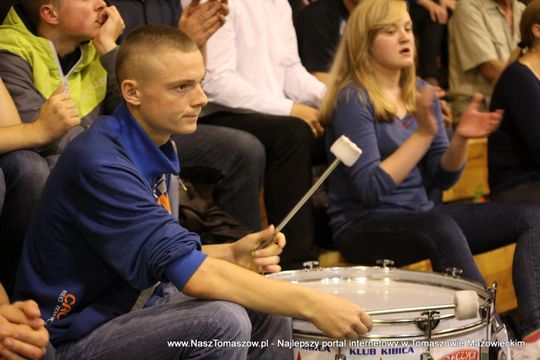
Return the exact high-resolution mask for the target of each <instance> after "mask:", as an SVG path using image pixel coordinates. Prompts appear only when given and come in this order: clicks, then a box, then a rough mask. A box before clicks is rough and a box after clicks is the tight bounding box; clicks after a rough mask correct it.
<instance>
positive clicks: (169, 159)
mask: <svg viewBox="0 0 540 360" xmlns="http://www.w3.org/2000/svg"><path fill="white" fill-rule="evenodd" d="M106 122H107V125H108V126H109V127H110V128H111V129H112V130H113V131H114V132H115V133H116V135H118V139H119V140H120V142H121V143H122V145H123V146H124V148H125V150H126V151H127V153H128V155H129V157H130V159H131V160H132V161H133V163H134V164H135V167H136V168H137V169H138V170H139V171H140V172H141V174H142V175H143V176H144V178H145V179H147V180H148V183H149V184H150V185H152V184H153V183H154V181H155V179H156V178H157V177H158V176H160V175H161V174H178V173H179V172H180V163H179V161H178V155H177V154H176V150H175V148H174V146H173V144H172V141H171V140H169V141H167V143H165V144H164V145H162V146H160V147H158V146H157V145H156V144H155V143H154V142H153V141H152V140H151V139H150V137H149V136H148V134H147V133H146V132H145V131H144V129H143V128H142V127H141V126H140V125H139V123H138V122H137V120H135V118H134V117H133V116H132V115H131V114H130V113H129V110H128V109H127V106H126V104H125V103H124V102H123V101H122V103H121V104H120V105H118V107H117V108H116V110H115V111H114V113H113V117H108V118H107V119H106Z"/></svg>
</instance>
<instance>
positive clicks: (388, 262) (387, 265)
mask: <svg viewBox="0 0 540 360" xmlns="http://www.w3.org/2000/svg"><path fill="white" fill-rule="evenodd" d="M375 264H377V265H379V266H381V267H382V268H383V269H390V268H391V267H393V266H394V260H390V259H378V260H376V261H375Z"/></svg>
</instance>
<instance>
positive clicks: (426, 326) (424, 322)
mask: <svg viewBox="0 0 540 360" xmlns="http://www.w3.org/2000/svg"><path fill="white" fill-rule="evenodd" d="M422 316H424V317H421V318H418V319H416V326H417V327H418V328H419V329H420V330H421V331H423V332H424V333H425V334H426V339H427V340H429V339H431V331H432V330H434V329H435V328H437V326H438V325H439V322H440V320H441V319H439V312H438V311H431V310H430V311H426V312H423V313H422Z"/></svg>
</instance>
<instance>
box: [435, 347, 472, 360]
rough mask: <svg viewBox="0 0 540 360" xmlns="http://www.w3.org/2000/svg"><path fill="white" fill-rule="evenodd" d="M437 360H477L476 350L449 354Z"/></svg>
mask: <svg viewBox="0 0 540 360" xmlns="http://www.w3.org/2000/svg"><path fill="white" fill-rule="evenodd" d="M439 360H478V350H474V349H465V350H458V351H454V352H451V353H449V354H446V355H444V356H443V357H441V358H439Z"/></svg>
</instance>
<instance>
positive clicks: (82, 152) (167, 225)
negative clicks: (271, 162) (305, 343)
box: [15, 25, 371, 360]
mask: <svg viewBox="0 0 540 360" xmlns="http://www.w3.org/2000/svg"><path fill="white" fill-rule="evenodd" d="M204 76H205V68H204V62H203V57H202V55H201V53H200V51H199V50H198V48H197V45H196V44H195V43H194V42H193V41H192V40H191V39H189V37H187V36H186V35H185V34H183V33H182V32H180V31H179V30H177V29H175V28H172V27H165V26H159V25H151V26H146V27H142V28H139V29H137V30H135V31H134V32H133V33H131V34H130V35H129V36H128V37H127V38H126V40H125V41H124V42H123V44H122V45H121V46H120V49H119V51H118V57H117V78H118V83H119V87H120V90H121V93H122V96H123V102H122V104H121V105H120V106H119V107H118V108H117V109H116V111H115V113H114V114H113V116H109V117H102V118H100V119H98V120H96V121H95V122H94V124H93V125H92V126H91V128H90V129H88V130H87V131H86V132H84V133H83V134H81V135H80V136H78V137H77V138H76V139H75V140H73V141H72V142H71V143H70V144H69V145H68V147H67V148H66V149H65V151H64V152H63V154H62V155H61V157H60V159H59V161H58V163H57V165H56V166H55V168H54V169H53V171H52V172H51V175H50V177H49V180H48V182H47V185H46V186H45V189H44V191H43V195H42V198H41V200H40V202H39V204H38V208H37V211H36V216H35V217H34V218H33V219H32V221H31V224H30V227H29V230H28V232H27V237H26V241H25V246H24V248H23V254H22V257H21V266H20V268H19V273H18V277H17V284H16V287H15V297H16V299H23V298H32V299H35V300H36V301H37V302H38V304H39V305H40V310H41V314H42V316H43V317H44V319H45V320H46V322H47V329H48V330H49V332H50V336H51V342H52V343H53V345H54V346H55V347H56V352H57V357H58V358H60V359H64V358H65V359H85V358H92V359H107V360H111V359H120V358H121V359H170V358H190V359H192V358H200V359H244V358H247V357H249V358H253V359H286V358H291V357H292V352H291V350H290V349H286V348H283V347H279V346H278V342H277V340H278V339H290V338H291V323H290V320H289V319H288V318H285V317H281V316H276V315H270V314H280V315H285V316H294V317H298V318H303V319H308V320H310V321H312V322H313V323H314V324H315V325H316V326H318V327H319V328H320V329H321V330H322V331H324V332H325V333H326V334H328V335H329V336H332V337H339V338H350V339H356V338H358V337H359V336H361V335H362V334H364V333H365V332H366V331H368V330H369V329H370V328H371V320H370V318H369V316H368V315H366V313H365V312H364V311H363V310H362V309H361V308H360V307H359V306H358V305H356V304H353V303H351V302H349V301H348V300H345V299H342V298H339V297H335V296H333V295H330V294H323V293H320V292H317V291H314V290H311V289H307V288H304V287H301V286H297V285H292V284H289V283H286V282H279V281H275V280H271V279H268V278H265V277H263V276H261V275H259V274H257V273H256V272H273V271H279V269H280V267H279V265H277V264H278V262H279V254H280V253H281V251H282V249H283V247H284V245H285V239H284V237H283V235H282V234H278V235H276V236H275V239H274V241H275V242H274V243H272V244H271V245H270V246H268V247H266V248H264V249H259V250H256V249H258V247H259V246H260V244H261V243H262V242H263V241H264V240H265V239H268V238H269V237H271V236H273V232H274V228H273V227H272V226H271V227H269V228H267V229H265V230H263V231H261V232H259V233H254V234H250V235H247V236H246V237H244V238H242V239H240V240H238V241H237V242H235V243H233V244H222V245H213V246H204V247H201V243H200V240H199V237H198V236H197V235H196V234H194V233H191V232H189V231H187V230H186V229H184V228H182V227H181V226H180V225H179V224H178V222H176V221H175V219H174V218H173V217H172V216H171V215H170V213H169V212H168V209H167V201H166V196H165V193H164V190H165V189H164V188H165V187H164V186H163V185H162V184H163V175H165V178H166V179H168V178H170V175H171V174H175V173H178V172H179V170H180V169H179V163H178V158H177V155H176V151H175V149H174V147H173V145H172V143H171V141H170V137H171V135H172V134H173V133H180V134H187V133H191V132H193V131H195V130H196V126H197V117H198V115H199V113H200V111H201V108H202V106H204V105H205V104H206V102H207V98H206V95H205V94H204V92H203V90H202V88H201V82H202V79H203V78H204ZM158 281H161V282H165V281H170V282H171V283H173V284H174V285H175V286H176V287H177V288H178V289H179V290H181V291H182V292H179V293H175V294H172V295H169V296H167V297H163V298H161V299H160V300H159V301H158V302H157V303H158V305H154V306H150V307H146V308H144V309H142V310H133V311H132V309H133V307H134V305H135V304H136V303H137V300H138V299H139V300H140V298H139V297H140V295H141V293H142V291H143V290H144V289H148V288H151V287H153V286H154V285H155V283H156V282H158ZM143 293H144V292H143ZM186 295H188V296H193V297H194V298H199V299H194V298H187V297H186ZM202 299H206V300H202ZM292 299H294V301H292ZM211 300H221V301H211ZM244 306H245V308H244ZM246 308H248V309H246ZM173 340H175V341H177V342H176V343H174V345H171V342H168V341H173ZM191 340H193V342H191ZM249 340H252V341H260V342H262V341H266V340H268V345H265V344H266V343H259V347H246V344H247V341H249ZM181 341H187V343H181ZM201 344H202V346H201Z"/></svg>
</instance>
